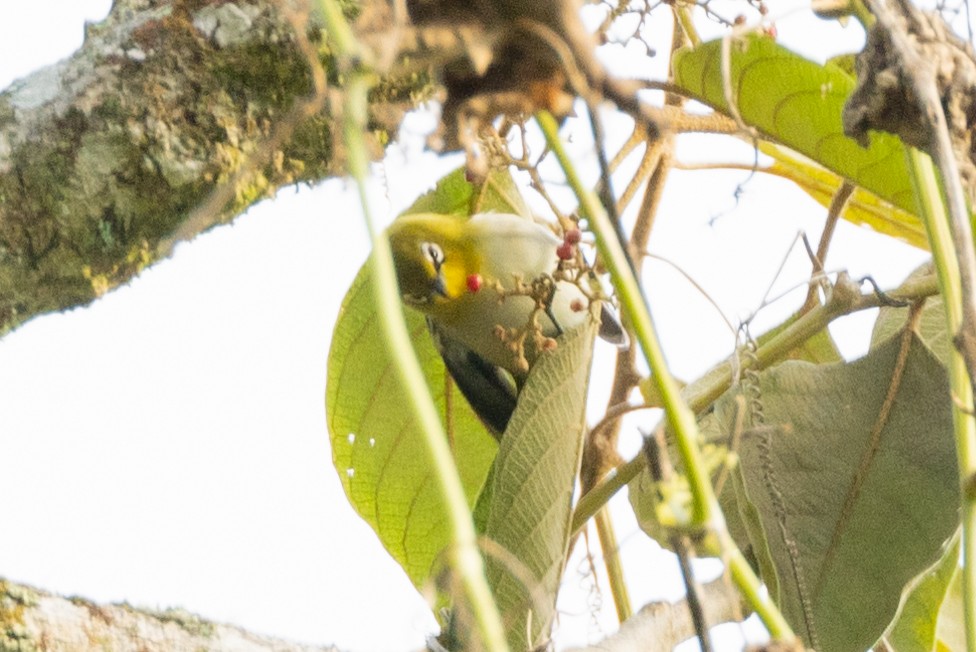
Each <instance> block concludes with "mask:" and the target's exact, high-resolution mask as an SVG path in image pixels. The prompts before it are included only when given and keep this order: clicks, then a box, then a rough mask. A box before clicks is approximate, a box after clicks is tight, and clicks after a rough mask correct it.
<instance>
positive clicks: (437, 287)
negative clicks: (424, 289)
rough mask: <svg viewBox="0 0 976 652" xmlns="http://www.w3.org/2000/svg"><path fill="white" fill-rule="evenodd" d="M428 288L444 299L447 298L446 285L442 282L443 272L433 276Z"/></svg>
mask: <svg viewBox="0 0 976 652" xmlns="http://www.w3.org/2000/svg"><path fill="white" fill-rule="evenodd" d="M430 289H431V290H432V292H433V293H436V294H439V295H441V296H442V297H444V298H445V299H446V298H447V285H446V284H445V283H444V275H443V274H438V275H437V276H435V277H434V280H433V281H431V283H430Z"/></svg>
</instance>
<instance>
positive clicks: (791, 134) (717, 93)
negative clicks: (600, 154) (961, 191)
mask: <svg viewBox="0 0 976 652" xmlns="http://www.w3.org/2000/svg"><path fill="white" fill-rule="evenodd" d="M730 46H731V47H730V51H729V54H730V56H729V65H728V70H727V73H728V74H726V71H723V65H722V41H721V40H716V41H710V42H708V43H703V44H701V45H699V46H697V47H695V48H689V49H684V50H681V51H679V52H677V53H675V58H674V81H675V83H676V84H677V85H678V86H680V87H681V88H682V89H684V90H685V91H686V92H687V93H689V94H690V95H691V96H692V97H694V98H695V99H697V100H699V101H701V102H703V103H705V104H707V105H709V106H711V107H713V108H715V109H718V110H720V111H723V112H726V113H730V110H729V99H731V100H732V102H733V103H734V105H735V107H736V109H737V111H738V114H739V115H740V116H741V118H742V120H743V122H745V124H747V125H749V126H751V127H753V128H755V129H756V130H757V131H758V132H759V133H760V134H761V136H764V137H766V138H768V139H770V140H772V141H775V142H777V143H780V144H782V145H786V146H787V147H789V148H791V149H792V150H794V151H796V152H799V153H800V154H802V155H803V156H806V157H807V158H809V159H811V160H812V161H815V162H816V163H818V164H819V165H822V166H823V167H825V168H827V169H828V170H830V171H831V172H833V173H834V174H836V175H839V176H840V177H843V178H845V179H849V180H851V181H853V182H854V183H855V184H857V185H859V186H861V187H863V188H866V189H867V190H869V191H871V192H872V193H874V194H876V195H877V196H878V197H880V198H882V199H884V200H885V201H887V202H889V203H891V204H894V205H895V206H897V207H898V208H900V209H902V211H903V212H901V213H899V212H892V213H891V214H890V215H886V216H885V218H884V219H883V220H875V219H868V217H869V216H868V215H866V214H863V213H858V212H856V211H850V212H849V213H847V214H845V217H848V218H850V219H855V220H863V221H864V222H867V223H869V224H871V225H872V226H873V227H874V228H876V229H878V230H880V231H882V232H884V233H890V234H892V235H896V236H898V237H901V238H903V239H905V240H906V241H908V242H911V243H913V244H917V245H918V244H921V242H922V240H920V239H919V224H918V221H917V220H916V219H915V218H913V217H910V214H913V213H914V211H915V210H916V206H915V198H914V193H913V190H912V185H911V182H910V178H909V176H908V170H907V167H906V164H905V156H904V146H903V145H902V143H901V141H900V140H899V139H898V138H896V137H895V136H892V135H889V134H883V133H872V134H871V146H870V147H868V148H866V149H865V148H862V147H861V146H860V145H859V144H858V143H857V142H855V141H854V140H853V139H851V138H848V137H847V136H845V135H844V130H843V125H842V121H841V113H842V111H843V107H844V103H845V102H846V101H847V98H848V96H849V95H850V94H851V92H852V91H853V89H854V79H853V78H852V77H851V76H850V75H848V74H847V73H846V72H844V71H843V70H842V69H841V68H839V67H837V66H835V65H833V64H829V63H828V64H826V65H821V64H818V63H815V62H813V61H809V60H807V59H804V58H803V57H801V56H800V55H798V54H796V53H794V52H791V51H789V50H787V49H786V48H784V47H782V46H781V45H779V44H777V43H776V42H775V41H773V40H772V39H770V38H767V37H764V36H755V35H754V36H747V37H743V38H738V39H733V41H732V42H731V44H730ZM726 80H728V85H727V84H726ZM726 88H730V89H731V98H727V97H726ZM798 160H799V159H797V161H798ZM796 165H797V163H796V162H794V165H793V166H792V172H793V173H797V172H798V170H797V168H796ZM802 173H803V174H805V175H808V176H811V178H812V176H813V172H812V168H808V169H805V170H802Z"/></svg>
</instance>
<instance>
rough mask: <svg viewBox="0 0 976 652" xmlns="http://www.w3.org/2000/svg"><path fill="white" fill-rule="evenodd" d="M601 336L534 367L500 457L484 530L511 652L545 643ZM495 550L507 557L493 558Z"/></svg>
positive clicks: (592, 329)
mask: <svg viewBox="0 0 976 652" xmlns="http://www.w3.org/2000/svg"><path fill="white" fill-rule="evenodd" d="M595 334H596V326H595V324H592V323H590V324H586V325H583V326H581V327H579V328H577V329H575V330H573V331H571V332H569V333H566V334H565V335H563V336H562V337H561V338H560V339H559V346H558V348H556V350H555V351H550V352H547V353H546V354H545V355H544V356H543V357H542V358H541V359H540V361H539V362H538V363H537V364H536V365H535V366H534V367H533V368H532V373H531V374H530V375H529V381H528V383H527V384H526V386H525V388H524V389H523V391H522V393H521V394H520V395H519V403H518V407H517V408H516V410H515V413H514V414H513V415H512V421H511V423H510V424H509V427H508V430H506V431H505V437H504V438H503V439H502V443H501V446H500V447H499V450H498V458H497V460H496V462H495V468H494V476H493V482H492V497H491V505H490V508H489V511H488V516H487V521H486V525H485V536H486V537H487V538H488V539H490V540H491V541H493V542H494V544H495V546H492V547H490V548H488V549H487V550H486V552H487V575H488V581H489V584H490V585H491V586H492V588H493V590H494V592H495V599H496V601H497V602H498V606H499V609H500V610H501V613H502V617H503V619H504V622H505V627H506V631H507V632H508V640H509V646H510V647H511V649H513V650H526V649H532V648H534V647H535V646H536V645H538V644H540V643H542V642H544V641H545V640H547V638H548V633H549V629H550V627H551V625H552V618H553V615H554V613H555V602H556V593H557V589H558V586H559V579H560V576H561V574H562V568H563V563H564V560H565V557H566V553H567V548H568V545H569V536H570V521H571V517H572V498H573V487H574V484H575V478H576V474H577V473H578V471H579V464H580V456H581V454H582V445H583V430H584V428H585V421H584V408H585V405H586V390H587V382H588V379H589V371H590V360H591V356H592V353H593V338H594V336H595ZM496 546H497V547H498V548H501V549H502V550H504V551H505V554H503V555H497V554H492V550H493V549H494V548H495V547H496ZM530 611H531V616H530V615H529V612H530ZM529 620H530V621H531V632H530V634H529V636H530V639H531V640H529V641H526V622H527V621H529Z"/></svg>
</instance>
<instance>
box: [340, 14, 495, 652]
mask: <svg viewBox="0 0 976 652" xmlns="http://www.w3.org/2000/svg"><path fill="white" fill-rule="evenodd" d="M321 5H322V9H323V13H324V15H325V16H326V26H327V28H328V30H329V36H330V38H331V40H332V45H333V47H334V48H336V51H337V53H338V54H339V55H340V56H351V55H352V54H353V52H354V50H355V48H356V46H357V44H356V42H355V41H354V40H352V37H351V32H350V31H349V26H348V24H347V23H346V21H345V18H344V16H343V15H342V12H341V10H340V9H339V7H338V5H337V4H336V2H335V0H321ZM372 79H373V76H372V75H371V74H370V73H368V72H366V71H363V70H353V71H352V72H350V73H349V74H348V77H347V84H346V87H345V94H346V98H345V103H344V107H343V109H344V115H343V118H344V120H343V133H344V137H345V144H346V149H347V157H348V163H347V164H348V167H349V174H350V175H351V176H352V177H353V179H354V180H355V182H356V187H357V189H358V191H359V198H360V202H361V204H362V208H363V217H364V221H365V222H366V228H367V230H368V232H369V235H370V239H371V240H372V244H373V255H372V265H373V269H372V271H373V285H374V288H375V292H376V301H377V305H378V306H380V310H379V311H378V312H379V316H380V325H381V328H382V329H383V333H384V335H385V338H384V339H385V340H386V342H387V347H388V352H389V354H390V358H391V361H392V363H393V367H394V368H395V369H396V370H397V373H398V375H399V380H400V384H401V387H403V388H404V390H405V391H406V392H407V396H408V401H407V406H406V407H407V409H408V410H410V411H411V412H412V413H413V417H414V419H415V420H416V422H417V423H418V424H419V426H420V430H421V432H422V433H423V435H424V441H425V442H426V444H427V449H428V453H429V455H430V459H431V461H432V463H433V464H432V466H433V470H434V477H435V478H436V480H437V484H438V488H439V490H440V494H441V496H443V497H444V500H445V502H446V503H447V512H448V514H447V516H448V522H449V527H450V530H451V542H452V545H451V546H450V549H449V551H448V558H449V560H450V564H451V567H452V568H453V570H454V571H455V572H456V573H457V574H458V577H459V578H460V582H461V586H462V587H463V590H464V592H465V594H466V596H467V599H468V602H469V604H470V606H471V610H472V613H473V614H474V618H475V620H476V622H477V626H478V629H479V632H480V634H481V639H482V641H483V643H484V647H485V649H486V650H489V651H491V652H507V651H508V644H507V642H506V640H505V629H504V627H503V626H502V619H501V615H500V614H499V612H498V605H497V604H496V603H495V600H494V597H493V596H492V593H491V590H490V588H489V587H488V582H487V580H486V578H485V569H484V560H483V559H482V557H481V553H480V551H479V549H478V540H477V534H476V533H475V529H474V523H473V521H472V520H471V511H470V510H469V509H468V503H467V500H466V499H465V494H464V488H463V486H462V484H461V478H460V476H459V475H458V471H457V466H456V465H455V463H454V458H453V456H452V455H451V450H450V448H449V446H448V443H447V437H446V436H445V434H444V429H443V427H442V426H441V421H440V417H439V416H438V413H437V408H436V407H435V406H434V401H433V399H432V398H431V396H430V391H429V389H428V388H427V382H426V380H425V378H424V374H423V371H422V370H421V367H420V363H419V362H418V361H417V356H416V354H415V353H414V350H413V345H412V344H411V342H410V335H409V332H408V330H407V325H406V323H405V322H404V319H403V311H402V310H401V309H400V306H401V300H400V293H399V290H398V288H397V280H396V273H395V271H394V266H393V255H392V251H391V250H390V243H389V240H388V239H387V238H386V235H385V233H383V232H382V231H379V230H377V229H376V227H375V225H374V222H373V218H372V214H371V211H370V205H369V195H368V189H367V187H366V178H367V176H368V173H369V163H368V156H367V154H366V151H367V149H366V141H365V138H364V136H363V134H364V133H365V131H366V124H367V115H368V93H369V89H370V87H371V85H372V83H371V82H372Z"/></svg>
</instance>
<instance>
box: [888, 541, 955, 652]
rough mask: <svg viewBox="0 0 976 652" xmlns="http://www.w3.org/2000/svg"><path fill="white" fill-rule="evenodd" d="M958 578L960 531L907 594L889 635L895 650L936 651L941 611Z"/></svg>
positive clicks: (912, 651)
mask: <svg viewBox="0 0 976 652" xmlns="http://www.w3.org/2000/svg"><path fill="white" fill-rule="evenodd" d="M958 575H959V531H958V530H957V531H956V536H954V537H953V538H952V542H951V544H950V545H949V547H948V549H947V550H946V553H945V554H944V555H942V559H940V560H939V561H938V562H936V564H935V565H934V566H933V567H932V568H930V569H929V570H928V571H926V572H925V573H924V574H922V575H920V576H919V577H917V578H916V579H915V582H913V583H912V586H911V589H910V590H909V591H908V592H907V594H906V595H905V599H904V601H903V602H902V606H901V609H900V610H899V612H898V618H897V619H896V620H895V622H894V623H893V624H892V627H891V629H890V630H889V631H888V633H887V635H886V636H885V639H886V640H887V641H888V645H889V646H890V647H891V648H892V649H893V650H895V651H896V652H932V651H934V650H935V649H936V640H937V631H938V630H939V628H940V625H941V616H940V610H941V609H942V606H943V604H945V603H946V595H947V593H948V591H949V588H950V586H951V584H952V581H953V578H955V577H957V576H958ZM963 647H965V644H963ZM950 649H953V648H950ZM959 649H962V648H959Z"/></svg>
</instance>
